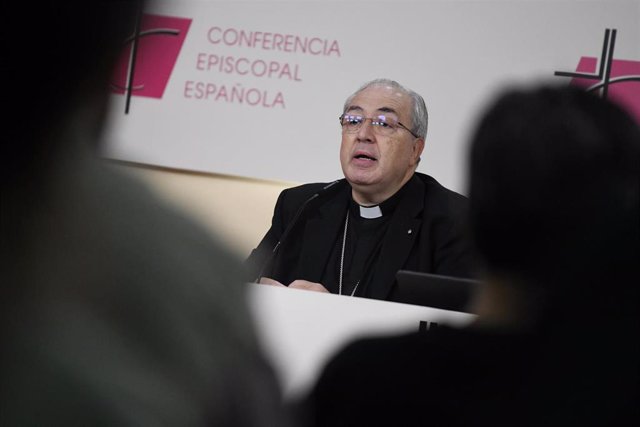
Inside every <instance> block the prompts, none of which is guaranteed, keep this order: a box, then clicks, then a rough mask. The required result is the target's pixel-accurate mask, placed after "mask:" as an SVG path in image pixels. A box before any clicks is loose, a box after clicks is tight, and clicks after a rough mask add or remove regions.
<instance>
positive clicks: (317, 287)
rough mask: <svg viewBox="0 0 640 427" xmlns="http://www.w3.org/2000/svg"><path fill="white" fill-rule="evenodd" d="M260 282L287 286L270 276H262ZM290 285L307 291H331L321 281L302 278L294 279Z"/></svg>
mask: <svg viewBox="0 0 640 427" xmlns="http://www.w3.org/2000/svg"><path fill="white" fill-rule="evenodd" d="M258 283H260V284H261V285H271V286H278V287H286V286H284V285H283V284H282V283H280V282H278V281H277V280H274V279H271V278H269V277H261V278H260V281H259V282H258ZM289 287H290V288H293V289H304V290H305V291H314V292H325V293H329V291H328V290H327V288H325V287H324V286H322V284H321V283H316V282H309V281H307V280H301V279H298V280H294V281H293V282H291V283H289Z"/></svg>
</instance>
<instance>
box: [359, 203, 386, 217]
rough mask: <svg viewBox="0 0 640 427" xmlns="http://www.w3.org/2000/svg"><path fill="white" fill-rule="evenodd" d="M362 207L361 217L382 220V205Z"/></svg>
mask: <svg viewBox="0 0 640 427" xmlns="http://www.w3.org/2000/svg"><path fill="white" fill-rule="evenodd" d="M359 207H360V216H361V217H362V218H366V219H375V218H380V217H381V216H382V209H380V205H374V206H362V205H359Z"/></svg>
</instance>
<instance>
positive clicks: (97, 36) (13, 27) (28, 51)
mask: <svg viewBox="0 0 640 427" xmlns="http://www.w3.org/2000/svg"><path fill="white" fill-rule="evenodd" d="M143 3H144V2H143V1H141V0H125V1H123V0H119V1H97V2H91V3H90V4H88V3H87V4H84V3H75V2H71V3H66V2H43V3H30V2H15V3H13V5H12V7H11V8H10V13H8V14H7V16H5V19H3V21H4V22H3V25H2V27H3V28H2V33H3V36H2V55H3V59H2V74H3V99H4V100H5V103H6V104H5V109H4V113H3V116H4V123H5V126H3V133H4V136H5V138H6V142H5V143H4V144H3V158H4V162H3V163H4V164H3V167H2V172H1V173H2V182H3V188H4V187H7V188H8V187H10V186H11V185H12V184H14V183H15V182H16V181H18V182H19V181H20V180H21V179H25V178H29V179H31V178H32V177H33V176H34V175H35V176H38V175H41V169H42V168H44V169H46V167H47V166H48V165H49V164H51V162H52V160H50V159H51V158H52V157H55V155H56V150H57V149H58V145H59V144H64V142H63V141H60V140H59V139H57V138H56V137H58V136H59V133H60V132H61V131H62V129H61V127H64V126H66V125H67V120H68V119H69V117H70V114H71V113H72V112H75V113H77V112H78V111H77V110H82V109H83V108H87V105H91V106H92V107H93V109H94V110H95V114H104V113H105V112H106V111H105V110H106V100H107V96H106V94H107V91H108V81H109V78H110V76H111V74H112V72H113V67H114V65H115V63H116V60H117V58H118V57H119V55H120V53H121V52H122V50H123V48H124V46H125V40H126V38H127V37H129V36H131V35H132V34H133V31H134V25H135V22H136V19H137V17H138V14H139V13H140V12H141V10H142V7H143ZM88 125H90V126H95V127H96V128H95V129H94V131H95V134H96V135H99V132H100V131H101V128H100V126H101V125H102V121H101V120H95V122H94V123H89V124H88Z"/></svg>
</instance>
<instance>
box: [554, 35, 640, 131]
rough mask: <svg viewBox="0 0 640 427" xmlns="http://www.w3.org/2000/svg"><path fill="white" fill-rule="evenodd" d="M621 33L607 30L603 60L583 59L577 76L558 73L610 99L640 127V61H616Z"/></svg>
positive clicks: (603, 45) (575, 83)
mask: <svg viewBox="0 0 640 427" xmlns="http://www.w3.org/2000/svg"><path fill="white" fill-rule="evenodd" d="M617 32H618V31H617V30H615V29H606V30H605V32H604V42H603V43H602V54H601V55H600V58H593V57H585V56H583V57H581V58H580V61H579V62H578V67H577V69H576V71H575V72H567V71H556V72H555V73H554V74H555V75H556V76H562V77H571V84H572V85H577V86H580V87H583V88H584V89H585V90H586V91H587V92H597V93H599V94H600V95H601V96H602V97H603V98H609V99H611V100H612V101H613V102H615V103H617V104H618V105H620V106H621V107H622V108H624V109H625V110H627V112H628V113H629V114H630V115H631V116H632V117H634V118H635V120H636V121H637V122H638V123H640V61H629V60H624V59H613V52H614V50H615V45H616V36H617Z"/></svg>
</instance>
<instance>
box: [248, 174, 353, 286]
mask: <svg viewBox="0 0 640 427" xmlns="http://www.w3.org/2000/svg"><path fill="white" fill-rule="evenodd" d="M340 181H344V179H336V180H335V181H333V182H330V183H329V184H327V185H325V186H324V187H322V188H321V189H320V190H318V191H317V192H316V193H315V194H314V195H312V196H311V197H309V198H308V199H307V200H305V201H304V203H303V204H302V205H301V206H300V207H299V208H298V211H297V212H296V214H295V215H294V217H293V219H292V220H291V221H290V222H289V224H288V225H287V228H285V229H284V232H283V233H282V235H281V236H280V239H278V243H276V245H275V246H274V247H273V250H272V251H271V254H270V255H269V258H267V260H266V261H265V262H264V264H262V268H261V269H260V272H259V273H258V277H256V280H255V281H254V282H255V283H258V282H259V281H260V278H261V277H262V273H264V271H265V270H266V269H267V267H268V266H269V265H270V264H271V263H272V262H273V260H274V259H275V257H276V253H277V252H278V249H279V248H280V246H282V243H283V242H284V241H285V240H286V239H287V237H289V233H291V230H293V227H294V226H295V225H296V223H297V222H298V218H300V215H302V212H303V211H304V210H305V209H306V207H307V206H308V205H309V203H311V202H312V201H313V200H315V199H317V198H318V197H320V196H324V195H326V194H328V193H329V190H330V189H331V188H333V187H334V186H335V185H337V184H338V183H339V182H340Z"/></svg>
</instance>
